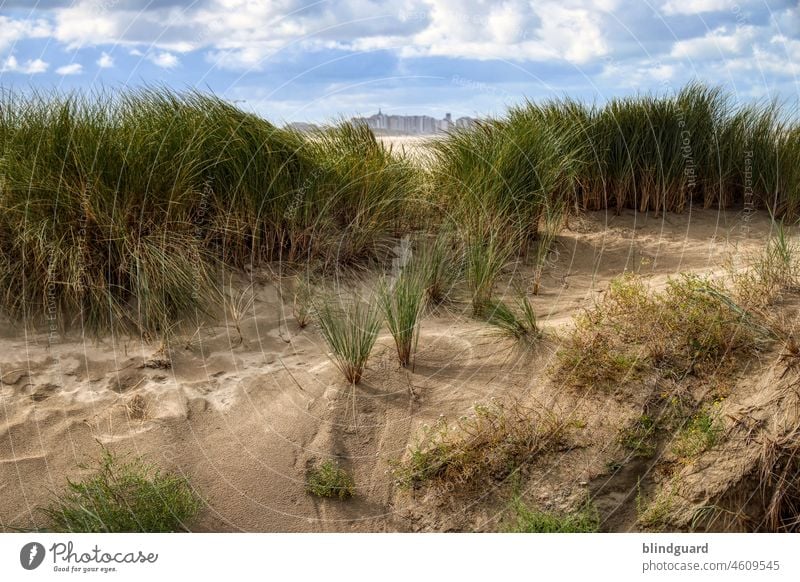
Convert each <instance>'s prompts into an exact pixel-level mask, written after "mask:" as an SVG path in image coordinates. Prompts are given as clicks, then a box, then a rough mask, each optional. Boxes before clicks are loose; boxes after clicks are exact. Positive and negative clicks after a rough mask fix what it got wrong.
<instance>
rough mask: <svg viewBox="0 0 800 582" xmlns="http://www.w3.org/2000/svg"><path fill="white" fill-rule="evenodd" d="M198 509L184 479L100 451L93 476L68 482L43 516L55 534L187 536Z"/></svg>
mask: <svg viewBox="0 0 800 582" xmlns="http://www.w3.org/2000/svg"><path fill="white" fill-rule="evenodd" d="M200 505H201V503H200V499H199V498H198V497H197V495H196V493H195V492H194V490H193V489H192V487H191V486H190V485H189V483H188V482H187V481H186V479H185V478H183V477H180V476H178V475H175V474H172V473H164V472H161V471H159V470H158V469H156V468H155V467H154V466H152V465H150V464H148V463H146V462H144V461H143V460H142V459H139V458H137V459H135V460H133V461H128V462H123V461H120V460H119V459H118V458H117V457H116V456H114V455H113V454H112V453H111V452H109V451H107V450H104V451H103V455H102V457H101V459H100V461H99V463H98V466H97V467H96V468H95V471H94V472H93V474H92V475H90V476H89V477H87V478H85V479H82V480H80V481H68V484H67V488H66V490H65V491H64V492H62V493H60V494H58V495H57V496H56V498H55V500H54V501H53V502H52V503H51V504H50V505H49V506H48V507H46V508H42V510H41V511H42V513H43V514H44V515H45V516H46V518H47V520H48V526H47V527H48V529H49V530H51V531H55V532H69V533H117V532H141V533H156V532H174V531H187V524H188V523H190V522H191V520H192V518H194V516H195V515H196V514H197V512H198V511H199V509H200Z"/></svg>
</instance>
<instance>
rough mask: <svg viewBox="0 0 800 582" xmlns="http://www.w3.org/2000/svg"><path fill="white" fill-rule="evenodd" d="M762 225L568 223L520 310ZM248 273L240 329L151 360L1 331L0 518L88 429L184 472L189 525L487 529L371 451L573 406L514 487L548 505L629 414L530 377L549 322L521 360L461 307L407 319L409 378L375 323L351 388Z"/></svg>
mask: <svg viewBox="0 0 800 582" xmlns="http://www.w3.org/2000/svg"><path fill="white" fill-rule="evenodd" d="M768 229H769V220H768V217H767V216H766V215H762V214H759V215H756V216H754V217H752V218H751V219H750V221H749V222H748V223H747V224H746V225H744V224H743V222H742V220H741V217H740V216H737V215H736V214H733V213H718V212H716V211H712V210H695V211H693V212H691V213H686V214H683V215H666V216H660V217H653V216H652V215H649V216H645V215H641V214H635V213H633V212H625V213H624V214H623V215H621V216H615V215H613V213H604V212H603V213H590V214H588V215H585V216H583V217H579V218H573V219H571V221H570V224H569V227H568V228H567V229H566V230H565V231H564V232H563V233H562V235H561V236H560V237H559V239H558V241H557V245H556V248H555V251H554V252H553V254H552V256H551V258H552V264H551V265H550V266H549V268H548V270H547V273H546V276H545V280H544V283H543V288H542V290H541V293H540V295H538V296H537V297H535V298H534V300H533V301H534V306H535V308H536V311H537V313H538V314H539V316H540V317H541V318H542V319H543V320H544V322H545V325H546V326H547V327H548V328H550V329H551V331H553V330H557V329H558V328H560V327H561V326H564V325H568V324H569V320H570V317H571V316H572V315H573V314H574V313H575V312H576V311H577V310H579V309H580V308H581V307H583V306H587V305H590V304H591V302H592V301H594V299H595V298H596V297H597V296H598V294H599V293H601V292H602V291H603V289H604V288H605V287H606V285H607V283H608V281H609V280H610V279H611V278H613V277H614V276H617V275H619V274H620V273H621V272H622V271H623V270H633V271H638V272H641V273H643V274H647V275H649V276H651V279H652V281H653V284H655V285H659V284H663V282H664V281H665V280H666V278H667V277H668V276H670V275H673V274H675V273H677V272H682V271H701V272H713V271H715V270H719V269H721V266H722V265H723V263H724V262H725V261H726V260H727V259H729V258H731V257H732V258H733V259H734V261H738V260H741V257H743V256H744V255H745V254H746V253H747V252H750V251H753V250H755V249H758V248H760V247H761V246H762V245H763V243H764V240H765V237H766V234H767V232H768ZM262 279H263V280H264V281H265V282H263V283H259V284H258V285H257V286H256V289H257V293H256V301H255V304H254V314H253V315H252V316H251V317H249V318H248V319H247V321H246V322H245V324H244V326H243V335H244V341H243V342H241V343H240V342H239V338H238V335H237V334H236V332H234V331H233V329H232V327H226V326H225V325H219V326H217V327H214V328H212V329H203V330H201V331H200V332H199V333H198V334H197V335H196V336H195V337H194V338H193V339H192V340H191V342H189V341H186V342H183V344H185V345H174V346H173V350H172V367H171V368H167V369H161V368H158V367H146V366H145V363H146V362H147V361H148V359H149V358H152V356H153V354H154V353H155V352H156V351H157V349H158V345H152V344H142V343H140V342H136V341H126V340H124V339H110V338H106V339H103V340H101V341H93V340H88V339H87V340H86V341H83V340H82V339H81V338H80V337H79V336H76V335H74V334H73V335H72V336H70V337H69V338H66V339H63V340H59V341H57V343H54V344H53V345H52V346H48V344H47V336H46V335H45V334H41V333H39V334H30V333H29V334H26V333H24V332H23V331H22V330H19V329H11V328H9V327H8V326H5V327H4V328H3V332H2V333H3V335H2V338H0V380H1V381H2V383H1V384H0V530H3V529H10V528H29V527H33V526H35V525H37V524H38V523H39V522H40V518H39V516H37V515H36V512H35V506H36V505H37V504H41V503H43V502H45V501H46V500H47V496H48V492H49V491H52V490H56V489H59V488H61V487H62V486H63V484H64V482H65V479H66V478H67V477H76V476H78V475H79V474H80V473H81V470H80V469H78V468H77V465H78V464H79V463H83V462H86V461H88V460H90V459H91V458H93V457H96V456H97V454H98V453H99V446H98V444H97V442H100V443H103V444H106V445H108V446H109V447H110V448H111V449H112V450H114V451H119V452H129V453H134V454H141V455H145V456H146V457H147V458H148V459H150V460H152V461H154V462H156V463H158V464H159V465H160V466H162V467H164V468H169V469H175V470H178V471H181V472H183V473H185V474H187V475H188V476H189V477H190V479H191V482H192V483H193V485H194V486H196V488H197V490H198V491H199V492H200V494H201V495H202V496H203V498H204V499H205V500H206V502H207V507H206V508H205V509H204V510H203V511H202V514H201V517H200V520H199V524H197V525H196V526H195V529H199V530H224V531H230V530H237V531H238V530H243V531H386V530H389V531H394V530H413V529H438V530H447V529H464V528H468V529H475V528H478V529H492V527H493V522H494V521H495V520H496V519H498V513H497V510H498V508H497V507H496V506H493V505H491V504H488V505H487V506H486V507H485V508H483V507H480V504H477V505H476V500H475V499H474V498H473V499H470V500H468V501H465V502H464V503H467V504H468V506H469V507H467V509H470V508H471V510H472V512H471V513H470V512H469V511H466V512H464V511H462V510H463V509H464V507H461V508H458V511H455V512H452V511H442V512H441V514H437V513H431V512H429V511H428V510H427V509H426V508H427V507H428V505H427V501H425V500H417V499H414V498H412V497H409V496H408V495H406V494H398V493H397V491H395V488H394V487H393V486H392V483H391V479H390V476H389V475H388V469H389V465H388V461H389V460H390V459H393V458H398V457H399V456H401V455H402V454H403V451H404V449H405V447H406V445H407V444H408V443H409V441H410V440H412V439H413V438H414V435H415V434H417V431H418V429H419V427H420V426H421V425H422V424H425V423H428V424H430V423H432V422H435V421H436V419H437V418H438V417H439V415H446V416H448V417H451V418H452V417H457V416H459V415H462V414H464V413H465V412H466V411H468V410H469V408H470V406H471V405H472V404H473V403H474V402H485V401H487V400H489V399H491V398H493V397H498V398H505V397H508V396H513V397H516V398H523V399H526V400H529V401H532V402H533V401H535V402H538V403H541V404H546V405H547V406H549V407H553V408H555V409H557V410H559V411H560V412H561V413H563V414H566V415H574V416H575V418H578V417H580V418H581V419H582V426H583V429H582V431H581V432H580V434H579V435H578V436H577V438H578V440H579V441H580V442H581V443H583V446H581V447H577V448H574V449H573V450H570V451H565V452H564V453H563V455H562V456H561V457H560V458H559V459H553V460H550V461H545V462H546V463H549V464H547V465H546V466H544V467H543V471H542V472H541V475H542V477H541V478H540V479H533V480H532V481H531V483H530V484H529V485H528V486H527V487H528V489H529V493H530V494H531V496H532V497H534V498H537V499H539V500H541V501H542V502H543V503H545V504H550V505H554V506H558V505H559V504H560V503H565V502H567V501H568V500H569V499H572V498H574V496H575V495H577V494H578V493H579V490H580V487H583V486H585V485H586V484H587V483H588V481H589V480H590V479H594V478H595V477H596V476H597V475H598V474H599V473H600V472H601V471H602V467H603V465H604V463H605V461H606V460H607V457H608V455H609V454H610V452H609V449H610V447H611V444H610V442H611V441H612V440H613V434H614V433H615V431H616V430H618V428H619V425H620V422H622V421H623V420H624V419H625V417H626V416H630V415H631V414H633V412H632V411H634V410H635V397H634V398H633V400H634V405H631V402H630V401H628V402H627V403H625V404H623V403H621V402H620V401H619V400H618V399H615V397H614V396H613V395H612V396H609V395H605V396H602V395H598V394H588V393H587V394H576V393H574V392H569V391H564V390H558V389H557V388H558V387H554V386H553V384H552V383H550V382H548V381H546V380H545V377H546V375H547V373H548V364H549V363H550V361H551V358H552V355H553V353H554V350H555V348H556V347H557V344H558V339H557V335H554V334H551V335H550V339H548V340H547V341H546V342H544V343H543V345H542V346H540V347H539V349H537V350H536V352H535V353H534V354H533V355H525V356H521V355H520V354H519V353H518V352H516V351H514V350H512V349H511V346H510V345H509V344H507V343H505V342H504V341H501V340H498V339H497V338H495V337H492V336H491V335H488V334H487V331H486V329H485V327H483V326H481V325H480V324H477V323H475V322H474V321H471V320H470V319H469V318H468V317H466V312H467V310H466V307H464V308H463V314H462V313H461V310H462V308H461V307H455V308H453V309H451V310H450V311H449V312H440V313H436V314H432V315H431V316H429V317H428V318H427V319H426V320H425V321H424V323H423V326H422V335H421V340H420V352H419V356H418V358H417V364H416V368H415V370H414V371H413V373H412V372H407V371H405V370H401V369H398V367H397V365H396V363H395V356H394V353H393V349H394V348H393V346H392V344H391V340H390V338H389V336H388V334H387V333H385V332H384V333H383V334H382V336H381V339H380V340H379V345H378V346H377V347H376V348H375V351H374V352H373V357H372V359H371V362H370V368H369V370H368V372H367V374H366V376H365V379H364V381H363V383H362V384H361V385H359V386H358V387H357V389H356V391H355V393H353V392H352V391H351V389H350V388H349V387H345V386H344V385H343V383H342V382H341V381H340V377H339V375H338V373H337V372H336V370H335V369H334V367H333V365H332V364H331V363H330V361H329V360H328V359H327V357H326V355H325V347H324V345H323V342H322V340H321V338H320V336H319V335H318V334H317V332H316V331H315V330H314V329H313V328H312V327H311V326H310V327H309V328H306V329H305V330H301V329H299V328H298V327H297V325H296V323H295V322H294V320H293V319H292V317H291V312H290V308H289V304H288V302H284V301H282V300H281V298H280V294H279V293H278V283H277V282H276V281H275V280H274V279H273V280H271V281H268V280H267V278H266V277H264V278H262ZM151 365H152V362H151ZM134 399H135V400H134ZM142 404H144V409H145V410H144V412H143V413H142V410H141V409H142ZM331 456H335V457H338V458H339V459H341V461H342V463H343V464H344V466H346V467H347V468H348V469H350V470H351V471H352V472H353V474H354V476H355V480H356V483H357V486H358V495H357V497H356V498H355V499H354V500H351V501H349V502H346V503H340V502H336V501H319V500H316V499H314V498H312V497H311V496H309V495H307V494H306V493H305V492H304V478H305V471H306V468H307V466H308V464H309V463H312V462H313V461H314V460H315V459H320V458H329V457H331ZM565 484H567V485H565ZM609 499H611V498H609ZM478 501H479V500H478ZM618 501H619V503H620V504H622V503H624V502H625V495H620V496H619V499H618ZM606 502H607V503H613V501H608V499H606ZM604 509H606V508H604ZM459 512H460V513H459ZM459 514H460V515H461V516H462V517H461V518H459V517H458V515H459ZM468 514H469V517H468V518H467V517H464V516H467V515H468ZM465 519H466V520H467V521H465Z"/></svg>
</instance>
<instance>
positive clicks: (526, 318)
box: [484, 293, 541, 345]
mask: <svg viewBox="0 0 800 582" xmlns="http://www.w3.org/2000/svg"><path fill="white" fill-rule="evenodd" d="M484 315H485V316H486V322H487V323H488V324H489V325H491V326H493V327H494V328H495V329H496V330H497V333H498V334H500V335H501V336H503V337H508V338H511V339H513V340H516V341H519V342H522V343H523V344H525V345H530V344H533V343H534V342H535V341H536V340H537V339H538V338H539V337H540V336H541V331H540V329H539V325H538V323H537V321H536V313H535V312H534V311H533V306H532V305H531V303H530V301H529V300H528V297H527V296H526V295H525V294H524V293H519V294H518V296H517V298H516V310H515V309H512V308H511V307H510V306H509V305H508V304H507V303H506V302H504V301H502V300H499V299H493V300H490V301H489V302H488V303H487V304H486V306H485V307H484Z"/></svg>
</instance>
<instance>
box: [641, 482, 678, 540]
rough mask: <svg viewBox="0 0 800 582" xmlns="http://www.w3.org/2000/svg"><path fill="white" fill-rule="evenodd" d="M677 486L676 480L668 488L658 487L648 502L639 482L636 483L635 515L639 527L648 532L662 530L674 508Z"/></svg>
mask: <svg viewBox="0 0 800 582" xmlns="http://www.w3.org/2000/svg"><path fill="white" fill-rule="evenodd" d="M678 484H679V482H678V481H677V480H676V481H673V482H672V483H671V484H670V486H669V488H667V487H666V486H662V487H660V488H659V489H658V490H657V491H656V492H655V494H654V495H653V496H652V498H651V499H650V500H648V499H646V496H645V493H644V492H643V491H642V487H641V482H637V484H636V489H637V493H636V515H637V522H638V523H639V525H641V526H642V527H644V528H646V529H648V530H659V529H663V528H664V527H665V526H666V525H667V523H668V522H669V519H670V516H671V515H672V512H673V510H674V508H675V500H676V497H677V495H678Z"/></svg>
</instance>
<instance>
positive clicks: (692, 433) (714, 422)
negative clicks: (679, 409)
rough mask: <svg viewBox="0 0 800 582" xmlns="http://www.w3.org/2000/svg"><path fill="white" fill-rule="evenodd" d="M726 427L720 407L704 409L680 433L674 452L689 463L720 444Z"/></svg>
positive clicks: (712, 406) (673, 447)
mask: <svg viewBox="0 0 800 582" xmlns="http://www.w3.org/2000/svg"><path fill="white" fill-rule="evenodd" d="M723 429H724V426H723V423H722V419H721V418H720V416H719V407H718V406H717V405H711V406H707V407H704V408H702V409H701V410H700V411H698V412H697V414H695V415H694V416H693V417H692V418H690V419H689V421H688V422H687V423H686V426H685V427H684V428H683V429H682V430H681V431H680V432H679V433H678V435H677V436H676V438H675V441H674V443H673V445H672V452H673V453H674V454H675V455H676V456H678V457H680V458H681V459H683V460H685V461H688V460H691V459H692V458H694V457H696V456H697V455H699V454H701V453H703V452H705V451H707V450H708V449H710V448H712V447H714V446H715V445H716V444H717V443H719V441H720V438H721V437H722V432H723Z"/></svg>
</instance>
